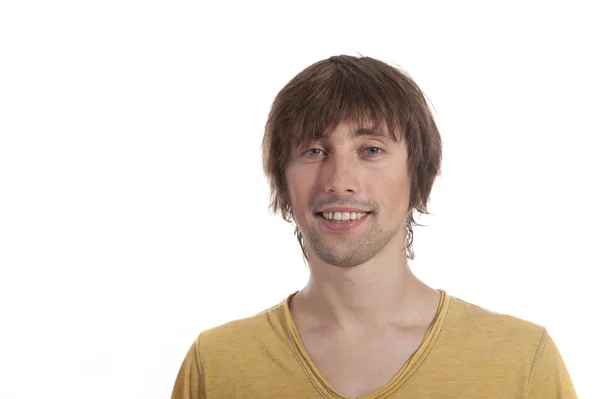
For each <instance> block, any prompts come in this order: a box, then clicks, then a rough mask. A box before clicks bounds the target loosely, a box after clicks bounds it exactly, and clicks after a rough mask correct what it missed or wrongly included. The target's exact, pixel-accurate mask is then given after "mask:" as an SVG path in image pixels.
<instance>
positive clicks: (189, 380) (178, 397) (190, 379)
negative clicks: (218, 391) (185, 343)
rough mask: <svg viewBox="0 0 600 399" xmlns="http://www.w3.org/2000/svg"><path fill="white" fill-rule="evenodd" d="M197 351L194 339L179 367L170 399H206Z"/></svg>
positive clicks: (196, 341)
mask: <svg viewBox="0 0 600 399" xmlns="http://www.w3.org/2000/svg"><path fill="white" fill-rule="evenodd" d="M198 352H199V344H198V339H196V340H195V341H194V343H193V344H192V346H191V347H190V349H189V350H188V352H187V354H186V356H185V358H184V359H183V363H182V364H181V367H180V368H179V373H178V374H177V379H176V380H175V386H174V387H173V393H172V394H171V399H206V393H205V391H204V380H203V378H202V368H201V366H200V356H199V353H198Z"/></svg>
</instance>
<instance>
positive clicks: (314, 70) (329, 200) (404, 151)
mask: <svg viewBox="0 0 600 399" xmlns="http://www.w3.org/2000/svg"><path fill="white" fill-rule="evenodd" d="M441 153H442V150H441V138H440V135H439V132H438V130H437V127H436V125H435V122H434V119H433V116H432V115H431V111H430V110H429V107H428V106H427V102H426V100H425V97H424V95H423V93H422V92H421V90H420V89H419V87H418V86H417V85H416V84H415V83H414V82H413V81H412V79H411V78H410V77H408V76H407V75H406V74H404V73H402V72H401V71H400V70H398V69H396V68H393V67H391V66H389V65H387V64H385V63H383V62H381V61H378V60H375V59H372V58H368V57H360V58H359V57H352V56H336V57H331V58H329V59H327V60H323V61H319V62H317V63H315V64H313V65H311V66H309V67H308V68H306V69H305V70H304V71H302V72H300V73H299V74H298V75H296V76H295V77H294V78H293V79H292V80H291V81H290V82H289V83H288V84H287V85H286V86H285V87H284V88H283V89H282V90H281V91H280V92H279V94H278V95H277V96H276V98H275V100H274V102H273V105H272V108H271V112H270V114H269V117H268V120H267V124H266V127H265V135H264V138H263V166H264V170H265V173H266V175H267V178H268V180H269V183H270V186H271V207H272V210H273V211H275V212H280V213H281V215H282V217H283V218H284V219H285V220H287V221H291V220H292V219H293V220H294V221H295V223H296V234H297V237H298V240H299V242H300V245H301V246H302V249H303V252H304V255H305V256H307V249H306V244H308V245H309V247H310V250H311V252H313V253H314V254H315V255H316V256H318V257H319V258H321V259H322V260H323V261H325V262H327V263H330V264H334V265H338V266H352V265H355V264H360V263H363V262H364V261H366V260H368V259H369V258H370V257H372V256H374V255H375V254H376V253H378V252H379V251H380V250H382V249H383V247H385V246H386V245H388V244H389V243H390V242H392V243H397V241H398V240H399V238H401V239H402V243H400V245H403V244H404V245H405V246H406V251H407V255H408V257H409V258H410V259H412V258H414V254H413V251H412V248H411V245H412V227H413V225H414V224H415V221H414V219H413V211H417V212H420V213H427V202H428V199H429V194H430V192H431V188H432V186H433V182H434V180H435V178H436V176H437V175H438V174H439V171H440V165H441ZM344 210H346V211H366V212H363V213H366V214H365V215H364V216H363V217H360V216H361V213H360V212H358V213H357V212H354V213H356V215H353V213H352V212H348V214H346V215H344V213H343V211H344ZM333 211H338V212H340V213H339V214H338V215H335V212H333ZM332 212H333V213H332ZM331 216H333V217H334V218H336V216H337V218H340V217H341V218H342V219H343V218H344V217H346V218H348V217H350V218H351V219H352V218H358V220H356V221H354V222H353V221H348V222H346V223H343V222H339V221H338V222H335V221H334V222H330V221H327V220H326V219H327V218H328V217H331ZM342 226H346V227H342ZM403 248H404V246H402V247H401V248H399V249H403Z"/></svg>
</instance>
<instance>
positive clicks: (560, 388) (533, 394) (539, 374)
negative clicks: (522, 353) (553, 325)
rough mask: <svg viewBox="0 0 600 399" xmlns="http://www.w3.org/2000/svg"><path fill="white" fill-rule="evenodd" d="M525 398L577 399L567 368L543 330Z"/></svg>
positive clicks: (546, 332)
mask: <svg viewBox="0 0 600 399" xmlns="http://www.w3.org/2000/svg"><path fill="white" fill-rule="evenodd" d="M527 398H528V399H534V398H535V399H537V398H540V399H541V398H544V399H577V394H576V393H575V388H574V387H573V382H572V381H571V377H570V376H569V372H568V371H567V367H566V366H565V363H564V361H563V359H562V357H561V355H560V352H559V351H558V348H557V347H556V344H555V343H554V341H553V340H552V338H551V337H550V335H549V334H548V331H546V330H545V329H544V333H543V335H542V339H541V341H540V344H539V347H538V350H537V353H536V355H535V358H534V360H533V364H532V366H531V373H530V375H529V384H528V392H527Z"/></svg>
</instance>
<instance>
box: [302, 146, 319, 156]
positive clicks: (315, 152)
mask: <svg viewBox="0 0 600 399" xmlns="http://www.w3.org/2000/svg"><path fill="white" fill-rule="evenodd" d="M305 154H306V155H308V156H309V157H318V156H320V155H323V150H320V149H318V148H311V149H310V150H308V151H306V152H305Z"/></svg>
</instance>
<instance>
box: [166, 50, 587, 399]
mask: <svg viewBox="0 0 600 399" xmlns="http://www.w3.org/2000/svg"><path fill="white" fill-rule="evenodd" d="M263 159H264V168H265V172H266V175H267V178H268V180H269V182H270V185H271V193H272V197H271V198H272V200H271V206H272V208H273V209H274V210H275V211H278V212H280V213H281V215H282V216H283V218H284V219H286V220H288V221H293V222H294V223H295V225H296V236H297V238H298V241H299V242H300V245H301V247H302V251H303V254H304V256H305V258H306V261H307V263H308V266H309V269H310V278H309V282H308V284H307V285H306V287H305V288H304V289H302V290H301V291H299V292H296V293H294V294H291V295H290V296H289V297H288V298H287V299H286V300H284V301H282V302H281V303H280V304H278V305H276V306H274V307H272V308H270V309H268V310H266V311H263V312H261V313H259V314H257V315H255V316H253V317H250V318H247V319H243V320H237V321H233V322H230V323H227V324H225V325H222V326H219V327H216V328H213V329H210V330H207V331H204V332H202V333H201V334H200V335H199V336H198V338H197V339H196V340H195V341H194V343H193V345H192V346H191V348H190V350H189V352H188V353H187V356H186V358H185V360H184V362H183V364H182V366H181V369H180V371H179V374H178V376H177V380H176V382H175V387H174V390H173V395H172V399H199V398H209V399H212V398H219V399H229V398H273V399H275V398H328V399H343V398H373V399H374V398H390V399H393V398H435V399H441V398H546V399H550V398H553V399H554V398H575V397H576V394H575V391H574V389H573V386H572V383H571V380H570V378H569V374H568V372H567V369H566V367H565V365H564V363H563V361H562V359H561V356H560V354H559V351H558V349H557V347H556V345H555V344H554V342H553V341H552V339H551V338H550V337H549V335H548V333H547V331H546V330H545V329H544V328H543V327H541V326H539V325H536V324H533V323H531V322H528V321H524V320H520V319H517V318H515V317H511V316H508V315H502V314H497V313H494V312H491V311H488V310H485V309H482V308H480V307H477V306H475V305H472V304H470V303H467V302H464V301H462V300H460V299H458V298H455V297H452V296H450V295H448V294H446V292H444V291H442V290H436V289H433V288H430V287H428V286H427V285H426V284H424V283H423V282H421V281H420V280H418V279H417V277H416V276H415V275H414V274H413V273H412V272H411V270H410V268H409V266H408V263H407V260H408V259H413V258H414V254H413V251H412V246H411V244H412V233H413V230H412V228H413V225H414V224H415V222H414V219H413V212H414V211H417V212H420V213H427V201H428V198H429V194H430V191H431V187H432V185H433V182H434V180H435V178H436V176H437V175H438V174H439V170H440V164H441V139H440V135H439V132H438V130H437V127H436V125H435V122H434V119H433V117H432V115H431V112H430V110H429V108H428V106H427V103H426V101H425V98H424V96H423V94H422V92H421V91H420V89H419V88H418V86H417V85H416V84H415V83H414V82H413V81H412V80H411V79H410V78H409V77H408V76H406V75H405V74H403V73H402V72H401V71H399V70H397V69H395V68H393V67H391V66H389V65H387V64H385V63H383V62H381V61H378V60H375V59H372V58H367V57H361V58H357V57H351V56H337V57H331V58H329V59H327V60H323V61H320V62H317V63H315V64H313V65H311V66H310V67H308V68H307V69H305V70H304V71H302V72H301V73H299V74H298V75H297V76H296V77H294V78H293V79H292V80H291V81H290V82H289V83H288V84H287V85H286V86H285V87H284V88H283V89H282V90H281V92H280V93H279V94H278V95H277V97H276V98H275V101H274V103H273V106H272V109H271V112H270V115H269V118H268V121H267V124H266V128H265V135H264V139H263Z"/></svg>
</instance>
